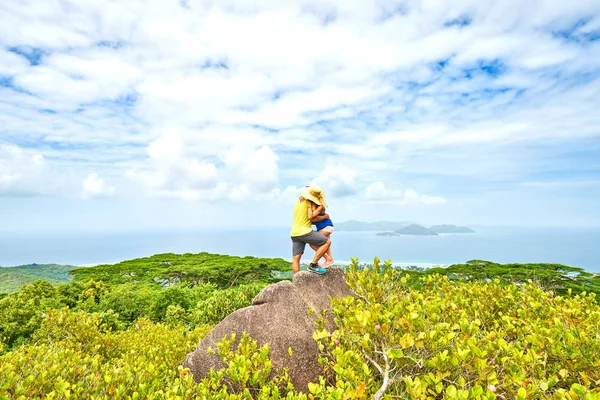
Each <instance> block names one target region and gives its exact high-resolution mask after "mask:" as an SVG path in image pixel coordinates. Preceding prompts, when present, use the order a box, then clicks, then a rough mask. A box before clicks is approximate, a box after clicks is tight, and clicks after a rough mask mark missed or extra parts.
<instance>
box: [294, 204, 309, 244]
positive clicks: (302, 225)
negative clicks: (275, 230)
mask: <svg viewBox="0 0 600 400" xmlns="http://www.w3.org/2000/svg"><path fill="white" fill-rule="evenodd" d="M311 231H312V222H310V219H308V202H307V201H306V200H302V201H297V202H296V204H295V205H294V222H293V224H292V232H291V233H290V236H302V235H306V234H307V233H310V232H311Z"/></svg>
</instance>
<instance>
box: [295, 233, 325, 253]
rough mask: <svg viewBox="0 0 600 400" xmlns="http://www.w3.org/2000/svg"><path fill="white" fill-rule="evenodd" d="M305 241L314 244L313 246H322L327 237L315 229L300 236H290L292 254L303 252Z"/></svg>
mask: <svg viewBox="0 0 600 400" xmlns="http://www.w3.org/2000/svg"><path fill="white" fill-rule="evenodd" d="M307 243H308V244H314V245H315V246H323V245H324V244H325V243H327V238H326V237H325V236H323V235H321V234H320V233H319V232H315V231H312V232H310V233H307V234H306V235H302V236H292V256H297V255H298V254H302V253H304V248H305V247H306V244H307Z"/></svg>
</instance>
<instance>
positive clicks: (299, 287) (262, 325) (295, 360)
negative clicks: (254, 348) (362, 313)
mask: <svg viewBox="0 0 600 400" xmlns="http://www.w3.org/2000/svg"><path fill="white" fill-rule="evenodd" d="M350 295H352V293H351V291H350V289H349V287H348V286H347V285H346V274H345V272H344V271H343V270H342V269H339V268H331V269H329V271H327V273H326V274H323V275H318V274H314V273H312V272H305V271H302V272H299V273H297V274H295V275H294V278H293V281H282V282H278V283H276V284H273V285H271V286H268V287H266V288H264V289H263V290H262V291H261V292H260V293H259V294H258V295H256V297H255V298H254V300H253V301H252V305H251V306H249V307H245V308H242V309H239V310H237V311H235V312H234V313H232V314H230V315H229V316H228V317H226V318H225V319H224V320H223V321H221V323H219V324H218V325H217V326H215V327H214V328H213V330H212V331H210V333H209V334H208V335H207V336H206V337H205V338H204V339H203V340H202V342H200V344H199V345H198V347H197V348H196V350H194V351H193V352H192V353H190V354H188V355H187V357H186V358H185V361H184V362H183V366H184V367H186V368H189V369H190V372H191V373H192V374H193V376H194V379H195V380H196V381H199V380H201V379H202V378H204V377H205V376H206V375H207V374H208V372H209V370H210V368H214V369H215V370H218V369H221V368H222V367H223V365H222V363H221V360H220V359H219V357H218V355H217V354H216V349H217V347H216V343H218V342H219V341H221V340H222V339H223V338H224V337H225V336H229V335H231V334H232V333H235V334H236V338H238V339H239V338H240V337H241V335H242V333H243V332H246V333H247V334H248V335H249V336H250V337H251V338H253V339H255V340H256V341H257V342H258V344H259V346H262V345H264V344H265V343H269V348H270V350H271V353H270V354H271V359H272V361H273V367H274V368H276V369H280V368H288V369H289V375H290V379H291V381H292V383H293V384H294V387H295V388H296V389H297V390H302V391H307V390H308V383H309V382H317V381H318V377H319V375H321V374H322V373H323V368H322V367H321V365H319V362H318V348H317V343H316V342H315V340H314V339H313V332H314V331H315V328H316V327H315V320H316V318H318V317H319V316H320V313H321V310H324V309H327V310H330V297H345V296H350ZM329 314H331V313H329ZM331 324H332V319H330V321H329V323H328V325H331ZM330 328H331V326H330ZM290 347H291V348H292V356H290V354H289V352H288V348H290ZM208 348H212V349H213V350H215V354H209V353H208Z"/></svg>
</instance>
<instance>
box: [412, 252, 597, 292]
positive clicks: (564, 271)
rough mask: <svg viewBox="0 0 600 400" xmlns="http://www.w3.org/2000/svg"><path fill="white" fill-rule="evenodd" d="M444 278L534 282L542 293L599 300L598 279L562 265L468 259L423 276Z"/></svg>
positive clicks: (587, 273)
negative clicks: (588, 295) (593, 295)
mask: <svg viewBox="0 0 600 400" xmlns="http://www.w3.org/2000/svg"><path fill="white" fill-rule="evenodd" d="M435 274H440V275H446V276H448V277H449V278H450V279H466V280H469V281H486V280H493V279H500V280H501V281H502V282H504V283H516V284H521V283H527V282H528V281H530V280H531V281H533V282H535V283H536V284H537V285H539V286H540V287H542V288H543V289H545V290H552V291H554V292H556V293H558V294H563V295H564V294H567V293H570V292H572V293H575V294H579V293H583V292H587V293H596V296H597V299H598V300H600V276H598V275H597V274H593V273H589V272H586V271H584V270H583V269H582V268H577V267H569V266H567V265H561V264H546V263H531V264H515V263H513V264H498V263H494V262H491V261H484V260H471V261H467V262H466V263H465V264H453V265H450V266H449V267H447V268H431V269H428V270H426V271H425V272H424V273H423V275H425V276H427V275H435Z"/></svg>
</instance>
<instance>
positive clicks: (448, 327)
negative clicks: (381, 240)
mask: <svg viewBox="0 0 600 400" xmlns="http://www.w3.org/2000/svg"><path fill="white" fill-rule="evenodd" d="M410 280H411V278H410V277H409V276H407V275H404V276H402V273H401V272H400V271H397V270H394V269H392V268H391V262H386V263H385V264H384V265H383V266H381V265H380V263H379V260H375V263H374V267H373V269H363V270H359V269H358V268H357V263H356V262H354V263H353V265H352V266H351V269H350V271H349V272H348V282H349V285H350V286H351V287H352V288H353V290H354V291H355V292H356V297H354V298H346V299H337V300H335V301H334V303H333V304H334V306H333V307H334V308H333V310H334V315H335V317H336V322H337V326H338V328H337V329H336V330H335V331H334V332H331V333H330V332H327V331H326V330H325V329H324V328H323V325H321V326H320V329H319V330H317V331H316V332H315V339H317V340H319V341H320V343H319V346H320V349H321V350H322V351H323V355H322V357H321V362H322V364H323V365H324V366H325V367H326V371H327V375H326V377H324V378H323V379H321V381H320V382H318V383H315V384H313V385H311V387H310V390H311V393H313V395H315V396H316V397H317V398H342V397H336V396H341V395H342V394H343V397H344V398H374V399H380V398H383V397H384V396H392V397H396V396H397V397H400V398H408V399H428V398H442V397H443V398H450V399H458V398H463V399H476V398H479V399H492V398H517V399H520V398H526V397H527V398H550V397H554V398H572V399H583V398H586V399H592V398H598V396H600V389H598V387H599V386H600V358H598V356H597V355H598V354H600V340H598V338H599V337H600V307H599V306H598V304H597V303H596V299H595V295H594V294H590V295H586V294H581V295H577V296H574V297H562V296H557V295H556V294H555V293H553V292H548V291H544V290H543V289H542V288H540V287H539V286H538V285H537V284H535V283H533V282H530V283H527V284H524V285H515V284H502V283H501V281H500V280H494V281H482V282H464V281H454V282H453V281H451V280H449V279H448V278H447V277H442V276H440V275H430V276H427V277H422V278H420V281H419V284H418V285H414V286H411V282H410Z"/></svg>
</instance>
